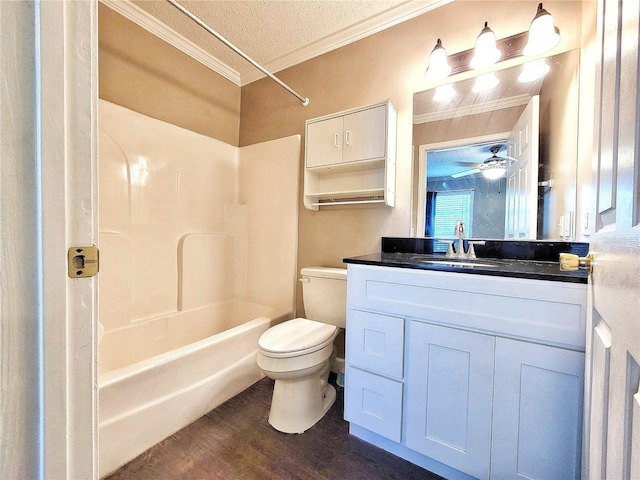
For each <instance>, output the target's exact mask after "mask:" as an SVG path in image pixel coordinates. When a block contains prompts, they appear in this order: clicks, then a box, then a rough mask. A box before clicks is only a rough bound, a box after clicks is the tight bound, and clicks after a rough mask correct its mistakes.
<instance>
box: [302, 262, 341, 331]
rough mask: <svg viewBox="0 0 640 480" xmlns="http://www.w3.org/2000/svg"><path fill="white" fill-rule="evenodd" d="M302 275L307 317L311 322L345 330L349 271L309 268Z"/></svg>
mask: <svg viewBox="0 0 640 480" xmlns="http://www.w3.org/2000/svg"><path fill="white" fill-rule="evenodd" d="M300 275H301V278H300V281H301V282H302V299H303V302H304V311H305V316H306V317H307V318H308V319H309V320H315V321H317V322H322V323H328V324H331V325H336V326H338V327H340V328H345V326H346V315H347V269H346V268H329V267H307V268H303V269H302V270H301V271H300Z"/></svg>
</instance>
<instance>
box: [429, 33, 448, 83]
mask: <svg viewBox="0 0 640 480" xmlns="http://www.w3.org/2000/svg"><path fill="white" fill-rule="evenodd" d="M450 73H451V65H449V63H448V62H447V51H446V50H445V49H444V47H443V46H442V41H441V40H440V39H438V41H437V42H436V46H435V47H434V48H433V50H432V51H431V54H430V55H429V66H428V67H427V71H426V72H425V74H424V78H425V79H426V80H427V81H428V82H437V81H440V80H444V79H445V78H447V77H448V76H449V74H450Z"/></svg>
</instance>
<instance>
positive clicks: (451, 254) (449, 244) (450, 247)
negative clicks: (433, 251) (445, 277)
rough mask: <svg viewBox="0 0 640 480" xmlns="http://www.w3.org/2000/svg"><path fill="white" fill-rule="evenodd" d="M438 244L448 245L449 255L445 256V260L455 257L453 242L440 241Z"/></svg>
mask: <svg viewBox="0 0 640 480" xmlns="http://www.w3.org/2000/svg"><path fill="white" fill-rule="evenodd" d="M437 242H438V243H446V244H447V253H445V254H444V256H445V258H450V257H453V256H455V252H454V251H453V242H452V241H451V240H443V239H438V240H437Z"/></svg>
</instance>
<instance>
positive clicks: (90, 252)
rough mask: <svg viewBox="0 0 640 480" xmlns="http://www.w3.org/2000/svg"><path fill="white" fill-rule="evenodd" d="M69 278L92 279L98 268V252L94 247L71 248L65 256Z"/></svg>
mask: <svg viewBox="0 0 640 480" xmlns="http://www.w3.org/2000/svg"><path fill="white" fill-rule="evenodd" d="M67 265H68V268H69V277H71V278H85V277H93V276H94V275H95V274H97V273H98V270H99V268H100V251H99V250H98V247H96V246H95V245H90V246H85V247H71V248H70V249H69V251H68V255H67Z"/></svg>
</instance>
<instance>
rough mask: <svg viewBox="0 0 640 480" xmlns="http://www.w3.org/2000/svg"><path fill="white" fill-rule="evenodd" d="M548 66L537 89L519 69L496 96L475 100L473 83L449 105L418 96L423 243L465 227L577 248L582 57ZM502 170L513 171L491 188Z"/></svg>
mask: <svg viewBox="0 0 640 480" xmlns="http://www.w3.org/2000/svg"><path fill="white" fill-rule="evenodd" d="M546 61H547V64H548V65H549V66H550V71H549V73H548V74H547V75H546V76H544V77H543V78H542V79H539V80H535V81H533V82H528V83H522V82H519V81H518V76H519V75H520V73H521V71H522V69H523V66H522V65H518V66H515V67H509V68H506V69H503V70H499V71H497V72H496V77H497V78H498V81H499V83H498V85H497V86H496V87H494V88H493V89H490V90H486V91H482V92H474V90H473V86H474V84H475V81H476V79H475V78H469V79H466V80H461V81H458V82H456V83H453V84H452V86H453V88H454V89H455V91H456V95H455V96H454V97H453V98H451V99H450V100H448V101H444V102H438V101H437V100H434V96H435V94H436V89H431V90H426V91H424V92H418V93H416V94H414V97H413V113H414V116H413V118H414V126H413V146H414V158H415V159H416V165H415V166H414V179H413V182H414V185H413V187H414V190H413V192H414V202H413V207H414V211H415V212H416V215H415V216H414V217H415V218H414V227H415V228H416V230H415V231H416V232H417V236H419V237H422V236H427V237H431V236H435V237H441V236H445V237H452V236H453V225H455V221H456V220H458V219H461V218H464V219H466V220H467V235H466V236H467V237H474V238H486V239H505V238H506V239H510V238H513V239H543V240H552V239H553V240H555V239H557V240H560V239H562V240H572V239H574V238H575V212H576V195H577V185H576V183H577V158H578V157H577V149H578V69H579V61H580V55H579V50H571V51H568V52H565V53H562V54H558V55H555V56H553V57H549V58H547V59H546ZM536 117H537V118H536ZM536 140H537V141H536ZM493 167H501V168H504V169H505V170H506V171H505V173H503V174H502V175H501V176H500V177H499V178H497V179H488V178H487V176H486V175H487V174H488V172H487V170H489V169H491V168H493ZM494 173H498V172H495V171H494ZM449 230H451V231H450V232H449Z"/></svg>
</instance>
